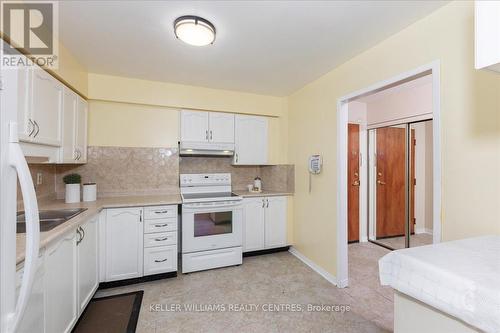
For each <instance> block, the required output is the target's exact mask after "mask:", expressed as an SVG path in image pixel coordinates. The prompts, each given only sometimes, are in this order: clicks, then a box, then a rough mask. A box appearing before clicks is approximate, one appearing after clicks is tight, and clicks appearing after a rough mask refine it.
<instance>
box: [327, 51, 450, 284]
mask: <svg viewBox="0 0 500 333" xmlns="http://www.w3.org/2000/svg"><path fill="white" fill-rule="evenodd" d="M440 67H441V63H440V61H439V60H435V61H433V62H431V63H429V64H426V65H423V66H420V67H418V68H415V69H413V70H409V71H407V72H404V73H401V74H399V75H396V76H394V77H392V78H389V79H386V80H382V81H379V82H377V83H375V84H373V85H371V86H368V87H366V88H363V89H360V90H357V91H354V92H352V93H350V94H347V95H345V96H343V97H341V98H339V99H338V100H337V161H338V167H337V263H336V266H337V286H338V287H339V288H344V287H347V286H348V252H347V251H348V246H347V123H348V103H349V102H350V101H352V100H353V99H355V98H357V97H361V96H363V95H368V94H372V93H374V92H377V91H380V90H383V89H387V88H388V87H390V86H396V85H399V84H401V83H403V82H404V81H409V80H412V79H415V78H418V77H420V76H424V75H428V74H431V75H432V120H433V128H432V133H433V146H434V147H433V176H434V179H433V205H434V206H433V243H439V242H440V241H441V96H440V94H441V91H440V90H441V83H440V82H441V78H440Z"/></svg>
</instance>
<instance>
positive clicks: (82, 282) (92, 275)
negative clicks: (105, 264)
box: [77, 217, 99, 313]
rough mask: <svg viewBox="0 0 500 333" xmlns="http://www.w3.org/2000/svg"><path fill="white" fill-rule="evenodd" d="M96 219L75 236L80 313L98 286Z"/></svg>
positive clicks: (85, 225)
mask: <svg viewBox="0 0 500 333" xmlns="http://www.w3.org/2000/svg"><path fill="white" fill-rule="evenodd" d="M97 221H98V220H97V217H96V218H94V219H92V220H90V221H89V222H87V223H85V224H84V225H82V226H81V228H80V229H79V230H80V232H79V233H78V234H77V237H79V239H78V240H77V255H78V310H79V313H82V312H83V310H85V307H86V306H87V304H88V303H89V301H90V299H91V298H92V296H93V295H94V293H95V291H96V290H97V287H98V285H99V281H98V273H99V266H98V265H99V261H98V257H99V253H98V237H97Z"/></svg>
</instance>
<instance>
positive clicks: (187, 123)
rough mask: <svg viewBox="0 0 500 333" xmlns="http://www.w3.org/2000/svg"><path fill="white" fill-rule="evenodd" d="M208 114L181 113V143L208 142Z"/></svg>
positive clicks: (196, 112)
mask: <svg viewBox="0 0 500 333" xmlns="http://www.w3.org/2000/svg"><path fill="white" fill-rule="evenodd" d="M208 135H209V133H208V112H202V111H181V141H183V142H208Z"/></svg>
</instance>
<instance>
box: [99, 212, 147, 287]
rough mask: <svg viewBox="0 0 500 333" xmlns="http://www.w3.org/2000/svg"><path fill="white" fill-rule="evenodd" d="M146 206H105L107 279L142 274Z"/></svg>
mask: <svg viewBox="0 0 500 333" xmlns="http://www.w3.org/2000/svg"><path fill="white" fill-rule="evenodd" d="M143 228H144V227H143V209H142V208H140V207H139V208H137V207H135V208H116V209H107V210H106V265H105V266H106V281H115V280H124V279H130V278H136V277H141V276H142V275H143V241H144V238H143V237H144V231H143Z"/></svg>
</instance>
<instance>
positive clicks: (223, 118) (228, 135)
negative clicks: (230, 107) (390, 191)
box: [208, 112, 234, 143]
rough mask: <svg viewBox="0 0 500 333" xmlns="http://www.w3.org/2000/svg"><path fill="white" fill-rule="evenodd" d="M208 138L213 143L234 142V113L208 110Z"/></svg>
mask: <svg viewBox="0 0 500 333" xmlns="http://www.w3.org/2000/svg"><path fill="white" fill-rule="evenodd" d="M208 115H209V119H208V127H209V129H208V134H209V135H208V140H209V141H210V142H214V143H234V114H230V113H222V112H210V113H209V114H208Z"/></svg>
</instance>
